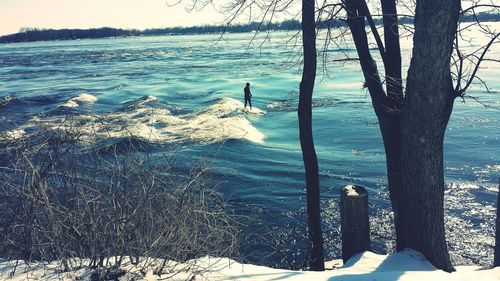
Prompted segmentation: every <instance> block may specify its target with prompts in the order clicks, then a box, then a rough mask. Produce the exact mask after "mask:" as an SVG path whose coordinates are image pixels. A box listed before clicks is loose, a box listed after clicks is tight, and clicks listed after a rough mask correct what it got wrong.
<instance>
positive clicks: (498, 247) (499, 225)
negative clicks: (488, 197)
mask: <svg viewBox="0 0 500 281" xmlns="http://www.w3.org/2000/svg"><path fill="white" fill-rule="evenodd" d="M499 207H500V178H498V194H497V218H496V221H495V222H496V225H495V252H494V258H493V267H497V266H500V208H499Z"/></svg>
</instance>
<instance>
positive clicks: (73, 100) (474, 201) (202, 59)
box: [0, 33, 500, 268]
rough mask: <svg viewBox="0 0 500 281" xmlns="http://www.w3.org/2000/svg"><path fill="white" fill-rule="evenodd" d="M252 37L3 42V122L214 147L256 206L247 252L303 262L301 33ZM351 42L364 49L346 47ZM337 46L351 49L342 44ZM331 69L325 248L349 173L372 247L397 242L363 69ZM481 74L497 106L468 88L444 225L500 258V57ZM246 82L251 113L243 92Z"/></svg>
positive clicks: (451, 136) (318, 121)
mask: <svg viewBox="0 0 500 281" xmlns="http://www.w3.org/2000/svg"><path fill="white" fill-rule="evenodd" d="M252 36H253V34H228V35H226V36H225V38H224V39H223V40H221V41H220V42H218V43H217V44H214V43H215V42H216V41H217V40H218V39H219V38H218V36H217V35H189V36H188V35H186V36H168V37H135V38H113V39H99V40H77V41H61V42H37V43H29V44H28V43H22V44H9V45H0V121H1V125H0V132H2V134H3V136H6V135H8V136H10V137H17V136H21V135H27V134H30V132H33V131H34V130H37V129H39V128H45V129H50V130H57V129H58V128H59V129H60V128H61V126H58V127H57V128H56V126H54V124H59V123H61V122H62V121H63V120H65V119H66V118H67V116H73V119H72V120H74V121H71V122H73V123H71V122H66V124H65V126H66V127H65V128H75V127H78V130H79V131H80V132H83V133H84V136H87V137H88V141H91V140H97V141H99V142H101V143H103V145H110V144H113V143H114V144H123V142H122V140H123V139H129V138H130V134H132V135H133V138H134V139H138V140H142V141H144V142H146V143H148V144H149V145H150V146H149V149H151V151H156V152H158V151H162V150H170V149H175V150H176V151H180V152H181V153H180V154H181V155H182V161H187V163H197V162H199V161H200V159H202V160H204V161H206V159H209V161H210V166H211V168H212V174H213V178H214V181H216V182H217V183H218V184H219V185H220V191H221V193H222V194H223V195H224V196H225V197H226V198H227V200H228V201H229V203H230V204H231V206H232V207H233V208H234V210H235V211H236V213H238V214H245V215H250V216H252V217H254V218H255V220H252V224H251V225H249V226H248V227H247V228H246V229H245V230H244V233H245V235H246V236H247V239H245V240H246V242H245V243H242V249H241V251H242V253H243V254H244V255H245V256H246V257H247V259H249V260H250V261H252V262H257V263H261V264H271V265H274V266H280V267H293V268H300V267H301V266H302V264H303V259H304V255H305V254H306V252H307V243H306V240H305V237H306V234H307V231H306V228H305V189H304V175H303V166H302V156H301V152H300V146H299V140H298V129H297V117H296V112H295V110H296V107H297V103H298V84H299V81H300V78H301V73H300V67H299V66H300V53H297V52H298V51H299V50H298V49H297V48H294V47H293V44H292V43H293V42H294V41H293V40H291V41H289V40H288V39H289V38H290V36H291V34H287V33H273V34H271V39H270V40H269V41H265V40H263V39H262V38H257V39H256V40H254V41H251V38H252ZM403 46H406V47H405V49H404V55H405V57H409V53H410V48H409V46H408V44H406V45H405V44H403ZM342 51H343V52H346V53H348V54H350V55H352V56H355V50H353V49H352V48H349V45H347V46H346V47H345V48H344V49H343V50H342ZM330 54H333V55H334V56H338V57H337V58H341V57H340V54H341V52H340V51H339V49H335V48H334V49H331V50H330ZM495 55H496V56H495ZM499 55H500V51H499V50H498V48H497V49H494V50H493V55H492V56H493V57H499ZM406 67H407V66H406ZM322 70H323V69H322V68H320V73H319V75H318V79H317V84H316V88H315V93H314V97H315V99H314V111H313V114H314V132H315V133H314V134H315V135H314V137H315V144H316V150H317V154H318V157H319V167H320V177H321V179H320V180H321V193H322V208H323V220H324V231H325V241H326V245H325V246H326V249H327V251H326V253H327V256H328V258H332V257H338V256H339V254H340V252H339V249H340V248H339V245H340V244H339V241H340V240H339V230H340V229H339V223H338V218H339V215H338V208H337V200H338V190H339V187H340V186H342V185H345V184H351V183H355V184H360V185H363V186H366V187H367V188H368V189H369V192H370V213H371V228H372V239H373V244H374V250H376V251H377V252H387V251H391V250H392V248H393V244H394V241H393V240H392V226H391V222H390V219H391V212H390V204H389V200H388V196H387V187H386V176H385V158H384V152H383V146H382V141H381V137H380V133H379V131H378V124H377V120H376V118H375V116H374V113H373V110H372V108H371V103H370V98H369V96H368V93H367V92H366V90H364V89H363V88H362V84H363V78H362V74H361V72H360V70H359V67H358V65H357V62H355V61H354V62H349V63H344V64H338V63H335V64H334V63H331V62H327V63H326V70H328V72H323V71H322ZM480 74H481V75H482V77H483V79H484V80H485V81H486V82H488V85H489V87H490V88H491V89H490V90H491V92H490V93H488V92H487V91H486V89H485V88H484V87H481V86H480V85H474V86H473V87H472V88H471V90H470V91H469V94H471V95H474V96H477V97H479V98H480V99H481V101H483V102H485V103H487V104H489V105H491V106H492V107H496V108H489V109H487V108H485V107H484V106H483V105H481V104H480V103H477V102H475V101H473V100H470V99H467V100H465V103H463V102H461V101H460V100H457V102H456V105H455V111H454V113H453V115H452V118H451V121H450V124H449V126H448V131H447V134H446V140H445V161H446V170H445V172H446V183H447V189H446V216H447V219H446V224H447V225H446V226H447V235H448V240H449V247H450V251H451V254H452V257H453V260H454V262H455V263H456V264H471V263H480V264H487V263H488V262H489V261H491V259H492V245H493V243H494V236H493V234H494V219H495V208H494V206H495V202H496V186H497V181H498V177H499V175H500V157H499V155H500V146H499V143H500V128H499V127H498V126H497V122H498V121H499V120H500V110H499V109H498V108H499V107H500V93H499V86H500V82H499V80H498V77H499V76H498V75H499V74H500V68H499V66H498V65H493V64H491V65H489V66H488V68H485V69H482V70H481V73H480ZM246 82H250V83H251V87H252V93H253V95H254V99H253V105H254V109H253V110H251V111H249V110H247V109H244V108H243V103H242V102H243V87H244V86H245V83H246Z"/></svg>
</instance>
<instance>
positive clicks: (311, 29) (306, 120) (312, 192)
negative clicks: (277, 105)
mask: <svg viewBox="0 0 500 281" xmlns="http://www.w3.org/2000/svg"><path fill="white" fill-rule="evenodd" d="M314 12H315V10H314V0H302V41H303V43H302V44H303V51H304V69H303V73H302V81H301V82H300V98H299V108H298V116H299V130H300V146H301V148H302V157H303V159H304V168H305V172H306V186H307V225H308V232H309V241H310V247H311V249H310V250H311V251H310V267H311V270H315V271H323V270H325V260H324V255H323V234H322V231H321V212H320V191H319V174H318V159H317V157H316V151H315V149H314V142H313V134H312V94H313V89H314V81H315V79H316V28H315V20H314Z"/></svg>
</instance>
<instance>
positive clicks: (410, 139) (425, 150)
mask: <svg viewBox="0 0 500 281" xmlns="http://www.w3.org/2000/svg"><path fill="white" fill-rule="evenodd" d="M459 9H460V1H459V0H434V1H425V0H420V1H417V6H416V16H415V34H414V37H413V54H412V60H411V63H410V69H409V71H408V82H407V89H406V96H405V104H404V113H403V117H402V134H401V136H402V155H401V168H402V170H401V172H402V185H401V188H402V189H401V194H400V195H401V199H402V201H401V203H402V204H403V205H404V208H401V209H400V214H399V216H400V223H401V225H399V226H397V227H399V228H400V229H399V231H400V233H401V234H402V235H401V237H400V241H399V242H400V243H398V249H402V248H406V247H410V248H413V249H415V250H417V251H420V252H421V253H423V254H424V255H425V256H426V258H427V259H428V260H429V261H430V262H431V263H432V264H433V265H434V266H436V267H437V268H439V269H443V270H446V271H453V270H454V268H453V266H452V264H451V262H450V257H449V254H448V249H447V245H446V239H445V230H444V168H443V139H444V134H445V130H446V126H447V124H448V120H449V118H450V114H451V110H452V107H453V101H454V97H455V95H454V93H453V85H452V80H451V73H450V57H451V52H452V47H453V39H454V37H455V33H456V30H457V20H458V14H459Z"/></svg>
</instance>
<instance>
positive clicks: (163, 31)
mask: <svg viewBox="0 0 500 281" xmlns="http://www.w3.org/2000/svg"><path fill="white" fill-rule="evenodd" d="M476 18H477V19H478V20H479V21H482V22H498V21H500V14H489V13H479V14H477V15H476ZM476 18H474V17H472V16H466V17H463V18H462V21H465V22H472V21H475V20H476ZM399 21H400V23H401V24H412V23H413V18H411V17H406V16H405V17H401V18H399ZM375 24H377V25H378V24H382V19H381V18H379V19H376V20H375ZM340 26H346V24H345V22H344V21H342V20H338V19H336V20H331V21H328V22H322V23H320V24H318V27H319V28H329V27H333V28H335V27H340ZM300 27H301V24H300V22H299V21H297V20H285V21H282V22H279V23H260V22H251V23H248V24H237V25H204V26H191V27H167V28H153V29H145V30H138V29H121V28H111V27H102V28H91V29H38V28H23V29H22V30H21V31H20V32H18V33H14V34H9V35H4V36H0V44H1V43H22V42H37V41H56V40H76V39H101V38H113V37H132V36H165V35H190V34H193V35H194V34H214V33H223V32H229V33H242V32H254V31H270V30H300Z"/></svg>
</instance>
